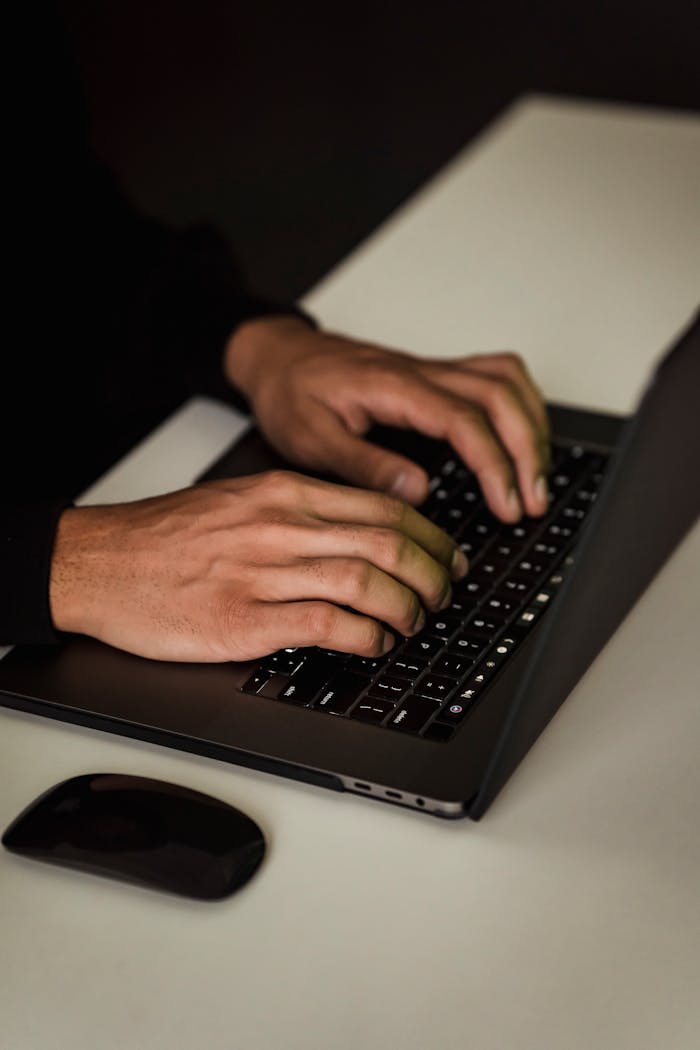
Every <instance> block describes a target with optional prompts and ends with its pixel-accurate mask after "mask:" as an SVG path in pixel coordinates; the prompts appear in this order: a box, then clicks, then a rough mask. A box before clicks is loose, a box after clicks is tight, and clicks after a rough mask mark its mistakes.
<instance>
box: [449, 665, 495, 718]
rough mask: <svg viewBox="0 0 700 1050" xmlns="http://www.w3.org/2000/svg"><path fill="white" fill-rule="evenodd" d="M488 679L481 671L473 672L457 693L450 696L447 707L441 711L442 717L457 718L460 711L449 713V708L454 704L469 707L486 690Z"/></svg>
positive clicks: (460, 713)
mask: <svg viewBox="0 0 700 1050" xmlns="http://www.w3.org/2000/svg"><path fill="white" fill-rule="evenodd" d="M488 678H489V675H488V674H485V673H484V672H482V671H475V672H474V673H473V674H470V675H469V677H468V678H466V679H465V681H463V682H462V685H461V686H460V688H459V689H458V691H457V693H455V694H454V695H453V696H452V698H451V700H450V702H449V703H448V705H447V707H446V708H445V709H444V710H443V712H442V715H443V716H445V715H447V714H449V715H450V716H451V717H459V716H460V715H462V712H461V711H450V710H449V709H450V707H452V706H453V705H455V703H461V705H463V706H465V705H466V706H471V705H472V703H473V702H474V701H475V700H476V698H478V697H479V696H480V694H481V693H482V692H483V690H484V689H485V688H486V685H487V682H488ZM465 713H466V712H465ZM448 720H451V719H448Z"/></svg>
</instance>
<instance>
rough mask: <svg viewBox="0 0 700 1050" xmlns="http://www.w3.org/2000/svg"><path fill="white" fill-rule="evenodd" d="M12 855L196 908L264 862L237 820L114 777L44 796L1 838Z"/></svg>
mask: <svg viewBox="0 0 700 1050" xmlns="http://www.w3.org/2000/svg"><path fill="white" fill-rule="evenodd" d="M2 843H3V845H4V846H5V847H6V848H7V849H8V850H11V851H12V852H13V853H19V854H22V855H23V856H25V857H32V858H34V859H36V860H44V861H48V862H49V863H51V864H60V865H61V866H63V867H68V868H78V869H80V870H81V871H88V872H93V873H94V874H97V875H107V876H111V877H112V878H116V879H120V880H122V881H126V882H133V883H138V884H139V885H141V886H148V887H149V888H151V889H157V890H165V891H166V892H170V893H176V894H180V895H182V896H185V897H195V898H197V899H199V900H219V899H221V898H222V897H228V896H229V895H230V894H232V893H234V892H235V891H236V890H237V889H239V888H240V887H241V886H243V885H244V884H245V883H246V882H247V881H248V880H249V879H250V877H251V876H252V875H253V874H254V872H255V871H256V870H257V868H258V867H259V865H260V862H261V861H262V858H263V855H264V853H265V838H264V836H263V833H262V831H261V829H260V828H259V827H258V825H257V824H256V823H255V821H254V820H251V818H250V817H248V816H246V814H245V813H242V812H241V811H240V810H238V809H236V808H235V807H233V806H231V805H229V804H228V803H226V802H221V801H220V800H219V799H216V798H212V797H211V796H210V795H204V794H201V793H200V792H199V791H192V790H190V789H189V788H185V787H180V786H179V785H177V784H170V783H166V782H164V781H161V780H151V779H149V778H146V777H138V776H131V775H124V774H121V773H93V774H87V775H85V776H78V777H72V778H71V779H70V780H64V781H63V782H62V783H60V784H56V785H55V786H54V787H52V788H50V789H49V790H48V791H45V792H44V793H43V794H42V795H40V796H39V798H37V799H36V800H35V801H34V802H32V803H31V804H30V805H29V806H27V808H26V809H25V810H23V812H22V813H20V815H19V816H18V817H17V818H16V819H15V820H14V821H13V822H12V824H11V825H10V826H9V828H8V829H7V830H6V831H5V834H4V835H3V837H2Z"/></svg>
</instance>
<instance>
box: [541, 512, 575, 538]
mask: <svg viewBox="0 0 700 1050" xmlns="http://www.w3.org/2000/svg"><path fill="white" fill-rule="evenodd" d="M577 529H578V524H577V523H576V522H574V521H567V520H566V519H564V518H562V517H561V516H560V517H558V518H557V519H556V520H555V521H553V522H552V524H551V525H548V526H547V528H546V529H545V531H544V534H545V537H546V538H547V539H549V538H550V537H551V538H552V539H553V540H554V542H555V543H556V542H557V540H559V541H562V540H569V539H571V537H572V536H573V535H574V533H575V532H576V531H577Z"/></svg>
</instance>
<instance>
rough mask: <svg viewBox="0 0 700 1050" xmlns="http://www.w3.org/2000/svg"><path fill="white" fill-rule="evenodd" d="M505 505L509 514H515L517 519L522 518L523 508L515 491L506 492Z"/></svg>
mask: <svg viewBox="0 0 700 1050" xmlns="http://www.w3.org/2000/svg"><path fill="white" fill-rule="evenodd" d="M506 505H507V507H508V511H509V513H510V514H515V515H516V516H517V517H518V518H522V516H523V508H522V506H521V505H520V497H519V496H518V493H517V492H516V490H515V489H509V490H508V496H507V497H506Z"/></svg>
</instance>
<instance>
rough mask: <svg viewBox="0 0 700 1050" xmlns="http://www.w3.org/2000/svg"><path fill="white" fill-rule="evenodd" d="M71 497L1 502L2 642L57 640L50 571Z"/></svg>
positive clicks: (0, 578)
mask: <svg viewBox="0 0 700 1050" xmlns="http://www.w3.org/2000/svg"><path fill="white" fill-rule="evenodd" d="M68 506H70V501H69V500H59V499H57V500H54V501H53V502H47V503H35V504H28V503H23V504H14V505H5V504H3V505H0V580H2V601H0V645H15V644H18V643H21V642H31V643H34V642H38V643H44V642H56V641H58V637H59V635H58V634H57V632H56V630H55V629H54V626H53V622H52V620H51V612H50V608H49V572H50V568H51V555H52V552H53V545H54V539H55V534H56V527H57V525H58V519H59V517H60V516H61V514H62V513H63V511H64V510H65V509H66V507H68Z"/></svg>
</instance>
